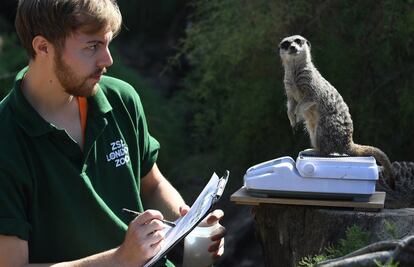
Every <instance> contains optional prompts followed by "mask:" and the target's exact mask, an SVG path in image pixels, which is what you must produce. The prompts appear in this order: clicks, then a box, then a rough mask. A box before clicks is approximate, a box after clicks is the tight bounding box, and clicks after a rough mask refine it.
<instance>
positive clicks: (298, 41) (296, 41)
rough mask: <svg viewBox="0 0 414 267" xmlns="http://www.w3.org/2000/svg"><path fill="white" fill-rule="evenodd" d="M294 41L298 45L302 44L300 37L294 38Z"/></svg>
mask: <svg viewBox="0 0 414 267" xmlns="http://www.w3.org/2000/svg"><path fill="white" fill-rule="evenodd" d="M294 42H295V43H297V44H298V45H301V44H302V40H301V39H295V40H294Z"/></svg>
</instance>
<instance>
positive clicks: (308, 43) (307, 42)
mask: <svg viewBox="0 0 414 267" xmlns="http://www.w3.org/2000/svg"><path fill="white" fill-rule="evenodd" d="M306 44H307V45H308V46H309V48H311V44H310V42H309V41H308V40H306Z"/></svg>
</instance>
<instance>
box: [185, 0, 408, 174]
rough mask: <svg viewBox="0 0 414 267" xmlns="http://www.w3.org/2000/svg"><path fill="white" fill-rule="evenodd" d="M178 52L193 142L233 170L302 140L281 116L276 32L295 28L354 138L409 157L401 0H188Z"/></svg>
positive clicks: (299, 146) (291, 149) (297, 146)
mask: <svg viewBox="0 0 414 267" xmlns="http://www.w3.org/2000/svg"><path fill="white" fill-rule="evenodd" d="M192 3H193V7H194V10H195V12H194V14H193V16H192V17H191V18H190V19H191V21H192V23H191V27H189V28H188V30H187V37H186V38H185V39H184V40H183V41H182V45H181V48H180V49H181V50H180V53H179V55H178V56H177V58H179V57H180V56H185V57H186V58H187V59H188V61H189V63H190V64H191V66H192V68H191V71H190V73H189V74H188V75H187V76H186V78H185V83H184V86H185V90H183V91H182V94H181V95H180V98H181V99H182V100H183V102H184V103H187V104H188V105H187V107H188V110H187V117H188V118H189V121H188V124H187V129H189V131H188V134H189V135H190V136H191V138H192V141H193V143H194V146H193V147H192V151H194V152H199V153H214V154H215V155H216V158H221V159H222V160H221V161H220V162H221V163H222V164H223V165H225V166H227V167H228V168H230V169H231V170H233V171H234V172H233V174H234V173H236V175H237V176H241V174H242V173H243V172H244V171H245V170H246V169H247V168H248V167H249V166H251V164H253V163H258V162H262V161H265V160H268V159H270V158H274V157H278V156H282V155H286V154H288V155H292V156H294V155H295V154H297V152H298V151H299V150H303V149H305V148H308V147H309V146H310V144H309V141H308V137H307V136H306V134H305V133H304V132H302V131H299V132H298V133H296V134H295V135H293V134H292V130H291V129H290V125H289V122H288V119H287V116H286V107H285V101H286V99H285V95H284V88H283V69H282V66H281V63H280V59H279V56H278V54H277V51H276V50H277V45H278V43H279V41H280V40H281V39H282V38H283V37H285V36H288V35H292V34H301V35H303V36H305V37H307V38H308V39H309V40H310V42H311V43H312V51H313V58H314V61H315V64H316V66H317V67H318V68H319V70H320V71H321V73H322V75H323V76H324V77H325V78H326V79H327V80H329V81H330V82H331V83H332V84H333V85H334V86H336V88H337V89H338V91H339V92H340V93H341V94H342V96H343V98H344V99H345V101H346V102H347V103H348V105H349V106H350V110H351V114H352V116H353V119H354V128H355V131H354V139H355V142H357V143H362V144H371V145H374V146H378V147H380V148H382V149H383V150H384V151H385V152H386V153H387V154H388V155H389V156H390V158H391V160H413V158H412V157H413V154H412V151H413V150H414V143H413V142H411V138H412V136H413V135H414V128H413V127H412V121H413V120H414V90H413V86H414V76H413V75H412V73H413V70H414V60H413V59H414V58H413V50H412V47H413V46H414V39H413V36H414V23H413V22H414V14H413V9H412V7H411V5H410V4H409V2H408V1H403V0H398V1H393V0H381V1H377V0H357V1H346V0H341V1H322V0H319V1H312V2H310V1H306V0H294V1H289V2H286V1H281V0H275V1H248V0H228V1H208V0H194V1H193V2H192Z"/></svg>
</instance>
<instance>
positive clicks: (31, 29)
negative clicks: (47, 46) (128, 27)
mask: <svg viewBox="0 0 414 267" xmlns="http://www.w3.org/2000/svg"><path fill="white" fill-rule="evenodd" d="M121 23H122V16H121V13H120V11H119V8H118V5H117V4H116V2H115V0H19V4H18V8H17V14H16V20H15V26H16V31H17V34H18V35H19V38H20V41H21V42H22V45H23V47H24V48H25V49H26V51H27V52H28V54H29V56H30V58H33V59H34V58H35V56H36V52H35V51H34V49H33V46H32V41H33V38H35V37H36V36H37V35H41V36H43V37H44V38H46V39H47V40H48V41H49V42H51V43H52V44H53V45H54V46H55V47H56V48H57V49H61V48H63V45H64V43H65V39H66V37H68V36H69V35H71V34H72V33H74V32H75V31H78V30H80V31H81V32H84V33H88V34H91V33H97V32H99V31H101V30H103V29H105V28H108V30H111V31H112V32H113V33H114V36H115V35H116V34H117V33H118V32H119V31H120V28H121Z"/></svg>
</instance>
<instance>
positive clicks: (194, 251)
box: [183, 221, 221, 267]
mask: <svg viewBox="0 0 414 267" xmlns="http://www.w3.org/2000/svg"><path fill="white" fill-rule="evenodd" d="M220 227H221V224H220V223H218V221H216V223H215V224H213V225H210V226H205V224H204V225H203V224H202V223H200V224H199V225H198V226H197V227H196V228H194V230H193V231H191V232H190V233H189V234H188V235H187V236H186V237H185V239H184V258H183V267H205V266H211V264H213V258H212V254H211V253H210V252H208V247H209V246H210V245H211V244H212V243H213V241H211V237H212V236H213V235H215V234H217V233H218V230H219V229H220Z"/></svg>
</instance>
